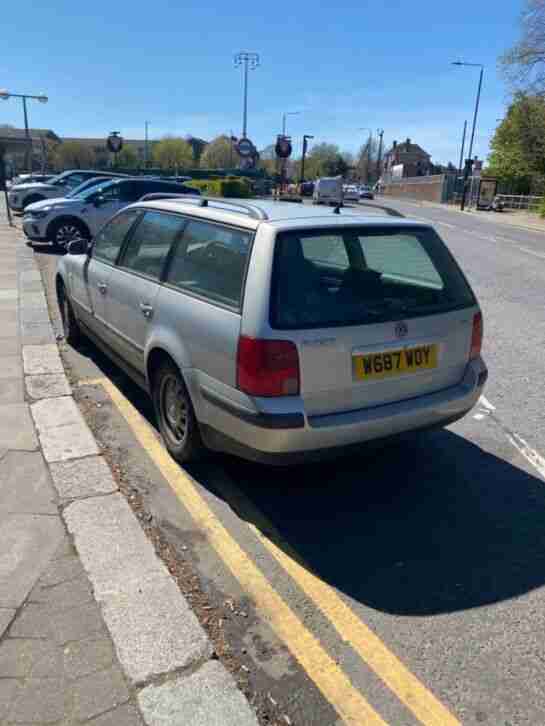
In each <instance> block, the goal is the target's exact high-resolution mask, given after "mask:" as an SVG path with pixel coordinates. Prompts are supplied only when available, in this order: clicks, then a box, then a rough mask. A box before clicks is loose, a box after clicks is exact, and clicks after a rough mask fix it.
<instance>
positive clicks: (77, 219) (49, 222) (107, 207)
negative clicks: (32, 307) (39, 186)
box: [23, 177, 200, 248]
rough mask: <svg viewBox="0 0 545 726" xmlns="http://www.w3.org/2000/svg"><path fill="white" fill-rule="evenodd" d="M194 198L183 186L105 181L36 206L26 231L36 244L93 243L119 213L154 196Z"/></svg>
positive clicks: (138, 180) (26, 216)
mask: <svg viewBox="0 0 545 726" xmlns="http://www.w3.org/2000/svg"><path fill="white" fill-rule="evenodd" d="M158 192H162V193H172V194H194V195H198V194H199V193H200V192H199V191H198V190H196V189H192V188H191V187H188V186H185V185H183V184H176V183H175V182H166V181H161V180H160V179H150V178H146V177H136V178H133V179H130V178H129V179H105V180H104V181H103V183H100V181H99V182H98V184H95V185H93V186H92V187H90V188H88V189H85V190H84V191H83V192H81V193H80V194H77V193H76V194H74V195H70V196H69V197H61V198H59V199H51V200H49V199H48V200H45V201H43V202H35V203H34V204H31V205H30V206H28V207H27V208H26V209H25V214H24V216H23V231H24V233H25V234H26V236H27V237H28V238H29V239H30V240H32V241H35V242H47V241H51V242H53V244H55V245H57V246H58V247H61V248H66V246H67V245H68V243H69V242H70V241H71V240H73V239H75V238H76V237H84V238H85V239H91V237H93V236H94V235H95V234H96V233H97V232H98V230H99V229H100V228H101V227H102V225H103V224H104V223H105V222H107V221H108V219H110V217H112V216H113V215H114V214H115V213H116V212H118V211H119V210H120V209H122V208H123V207H126V206H127V205H128V204H131V203H132V202H136V201H137V200H138V199H141V197H143V196H144V195H145V194H151V193H158Z"/></svg>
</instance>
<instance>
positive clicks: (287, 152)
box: [274, 136, 292, 159]
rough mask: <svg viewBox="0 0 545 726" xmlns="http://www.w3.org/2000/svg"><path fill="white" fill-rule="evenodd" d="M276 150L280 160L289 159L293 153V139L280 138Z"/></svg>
mask: <svg viewBox="0 0 545 726" xmlns="http://www.w3.org/2000/svg"><path fill="white" fill-rule="evenodd" d="M274 150H275V153H276V156H278V158H279V159H288V158H289V157H290V156H291V152H292V148H291V138H290V137H289V136H278V138H277V139H276V146H275V147H274Z"/></svg>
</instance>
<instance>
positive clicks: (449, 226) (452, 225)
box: [436, 222, 457, 229]
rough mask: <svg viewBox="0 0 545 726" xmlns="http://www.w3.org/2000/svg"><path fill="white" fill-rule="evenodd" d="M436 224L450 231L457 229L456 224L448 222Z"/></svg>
mask: <svg viewBox="0 0 545 726" xmlns="http://www.w3.org/2000/svg"><path fill="white" fill-rule="evenodd" d="M436 224H442V225H443V227H448V228H449V229H457V226H456V225H455V224H449V223H448V222H436Z"/></svg>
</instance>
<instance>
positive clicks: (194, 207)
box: [133, 197, 430, 229]
mask: <svg viewBox="0 0 545 726" xmlns="http://www.w3.org/2000/svg"><path fill="white" fill-rule="evenodd" d="M203 201H204V202H205V203H206V204H207V206H202V203H203ZM230 205H232V206H230ZM133 206H138V207H144V208H150V209H156V210H157V209H159V210H163V211H166V212H178V213H180V212H183V213H184V214H188V215H191V216H193V217H200V218H203V219H208V220H210V221H217V222H225V223H227V224H234V225H237V226H239V227H240V226H242V227H247V228H248V229H256V228H257V227H258V226H259V225H260V224H267V225H271V226H274V227H275V228H276V229H289V228H304V227H309V228H311V227H325V226H327V227H341V226H346V225H348V224H349V225H377V224H379V225H389V226H392V225H399V224H402V225H404V226H405V225H411V226H413V225H414V226H419V227H422V226H430V225H428V224H426V223H422V222H419V221H416V220H410V219H407V218H405V217H403V216H402V215H400V214H399V212H396V211H395V210H393V209H389V208H388V207H380V206H376V205H375V206H368V207H366V211H365V212H363V211H360V208H355V207H350V208H344V209H343V210H342V211H341V210H339V211H340V213H339V214H335V213H334V210H333V209H332V208H327V207H316V206H311V205H308V204H300V203H294V202H282V201H269V200H261V199H259V200H254V199H252V200H249V199H224V198H215V199H211V198H206V197H193V198H190V197H187V198H185V199H184V198H180V199H154V200H151V201H149V202H137V203H135V205H133ZM361 206H363V205H361Z"/></svg>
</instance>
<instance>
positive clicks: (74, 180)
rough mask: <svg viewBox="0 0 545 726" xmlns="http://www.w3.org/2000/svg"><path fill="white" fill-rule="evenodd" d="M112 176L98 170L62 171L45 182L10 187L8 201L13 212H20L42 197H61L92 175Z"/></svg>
mask: <svg viewBox="0 0 545 726" xmlns="http://www.w3.org/2000/svg"><path fill="white" fill-rule="evenodd" d="M99 176H105V177H112V176H114V175H113V174H108V173H105V174H101V173H100V172H99V171H83V170H79V169H78V170H77V171H63V173H62V174H58V175H57V176H54V177H53V178H52V179H49V181H47V182H24V183H23V184H17V185H14V186H12V187H11V188H10V190H9V192H8V203H9V206H10V207H11V209H13V211H14V212H21V211H22V210H23V209H25V207H27V206H28V205H29V204H33V203H34V202H40V201H42V199H55V198H56V197H63V196H65V195H66V194H67V193H68V192H70V191H72V189H75V188H76V187H77V186H79V185H80V184H82V183H83V182H84V181H87V179H92V178H93V177H99Z"/></svg>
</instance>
